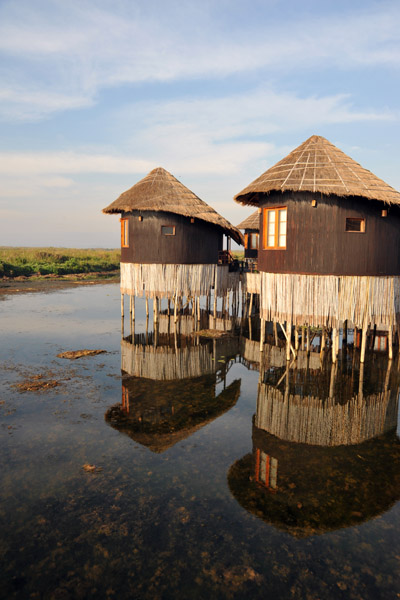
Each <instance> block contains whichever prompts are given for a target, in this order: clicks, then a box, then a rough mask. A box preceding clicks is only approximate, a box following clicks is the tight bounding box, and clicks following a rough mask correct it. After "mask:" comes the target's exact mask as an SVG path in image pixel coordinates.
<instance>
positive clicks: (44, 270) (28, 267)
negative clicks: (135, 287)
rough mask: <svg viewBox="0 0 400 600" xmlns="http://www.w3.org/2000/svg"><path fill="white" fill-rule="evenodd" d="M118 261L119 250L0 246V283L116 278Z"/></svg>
mask: <svg viewBox="0 0 400 600" xmlns="http://www.w3.org/2000/svg"><path fill="white" fill-rule="evenodd" d="M120 257H121V252H120V250H119V249H118V250H115V249H111V250H108V249H102V248H90V249H78V248H51V247H47V248H27V247H26V248H25V247H10V246H0V279H3V280H10V279H12V280H13V279H16V278H18V279H25V278H28V279H47V278H64V277H66V276H71V275H75V276H85V275H86V276H90V277H92V278H93V277H96V275H97V276H98V278H104V277H107V276H108V275H110V276H112V275H114V276H116V272H117V271H119V263H120ZM79 278H81V277H79Z"/></svg>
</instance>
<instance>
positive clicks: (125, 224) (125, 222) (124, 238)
mask: <svg viewBox="0 0 400 600" xmlns="http://www.w3.org/2000/svg"><path fill="white" fill-rule="evenodd" d="M120 223H121V248H129V219H127V218H123V219H120Z"/></svg>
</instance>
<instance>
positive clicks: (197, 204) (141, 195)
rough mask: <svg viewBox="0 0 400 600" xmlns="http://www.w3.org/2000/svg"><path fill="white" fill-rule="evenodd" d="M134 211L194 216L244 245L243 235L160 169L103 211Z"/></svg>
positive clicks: (154, 170)
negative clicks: (218, 228)
mask: <svg viewBox="0 0 400 600" xmlns="http://www.w3.org/2000/svg"><path fill="white" fill-rule="evenodd" d="M134 210H138V211H157V212H158V211H159V212H171V213H175V214H177V215H183V216H184V217H194V218H195V219H200V220H201V221H206V223H212V224H213V225H216V226H217V227H220V228H221V229H222V230H223V232H224V233H225V234H226V235H229V236H230V237H232V238H233V239H234V240H235V242H237V243H238V244H241V245H243V236H242V234H241V233H240V231H239V230H238V229H237V228H236V227H234V226H233V225H231V223H229V221H227V220H226V219H224V217H222V216H221V215H219V214H218V213H217V212H216V211H215V210H214V209H213V208H211V206H208V204H206V203H205V202H203V200H200V198H199V197H198V196H196V194H194V193H193V192H191V191H190V190H189V189H188V188H187V187H185V186H184V185H183V184H182V183H181V182H180V181H178V180H177V179H176V178H175V177H174V176H173V175H171V173H168V171H166V170H165V169H162V168H161V167H158V168H157V169H153V171H151V172H150V173H149V174H148V175H146V177H144V178H143V179H141V180H140V181H138V183H136V184H135V185H134V186H133V187H131V188H130V189H129V190H127V191H126V192H124V193H123V194H121V195H120V196H119V198H117V200H114V202H112V203H111V204H110V205H109V206H107V207H106V208H104V209H103V212H104V213H107V214H112V213H129V212H131V211H134Z"/></svg>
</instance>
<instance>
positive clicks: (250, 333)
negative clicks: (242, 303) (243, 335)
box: [249, 317, 252, 341]
mask: <svg viewBox="0 0 400 600" xmlns="http://www.w3.org/2000/svg"><path fill="white" fill-rule="evenodd" d="M251 339H252V329H251V319H250V317H249V340H250V341H251Z"/></svg>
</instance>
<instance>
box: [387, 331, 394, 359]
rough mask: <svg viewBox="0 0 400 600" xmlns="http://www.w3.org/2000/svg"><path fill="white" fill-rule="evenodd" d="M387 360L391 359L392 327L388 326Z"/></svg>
mask: <svg viewBox="0 0 400 600" xmlns="http://www.w3.org/2000/svg"><path fill="white" fill-rule="evenodd" d="M388 358H389V360H392V359H393V327H392V325H390V327H389V331H388Z"/></svg>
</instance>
